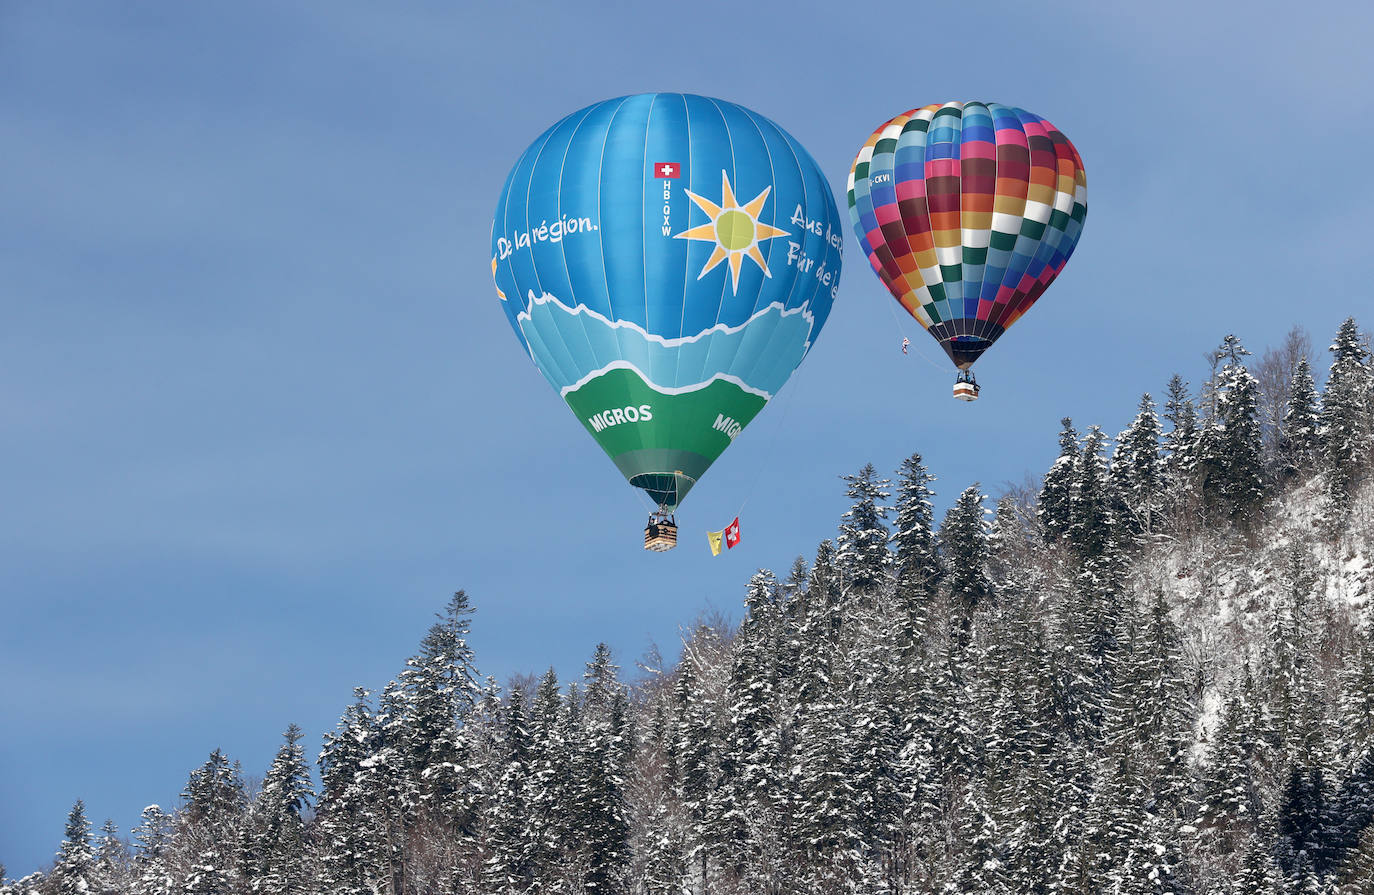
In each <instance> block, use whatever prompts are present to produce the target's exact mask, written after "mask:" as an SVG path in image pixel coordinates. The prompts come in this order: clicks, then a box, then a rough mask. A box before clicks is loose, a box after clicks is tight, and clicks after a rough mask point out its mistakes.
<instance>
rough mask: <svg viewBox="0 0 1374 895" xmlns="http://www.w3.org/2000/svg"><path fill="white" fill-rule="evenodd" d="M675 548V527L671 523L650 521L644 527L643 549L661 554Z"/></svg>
mask: <svg viewBox="0 0 1374 895" xmlns="http://www.w3.org/2000/svg"><path fill="white" fill-rule="evenodd" d="M676 546H677V526H676V525H675V524H673V523H672V522H667V521H662V522H653V521H651V522H650V523H649V524H648V525H647V526H645V527H644V549H645V550H653V551H655V552H657V553H662V552H663V551H665V550H672V549H673V548H674V547H676Z"/></svg>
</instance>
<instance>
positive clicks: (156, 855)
mask: <svg viewBox="0 0 1374 895" xmlns="http://www.w3.org/2000/svg"><path fill="white" fill-rule="evenodd" d="M173 821H174V818H173V816H172V815H170V814H168V813H167V812H165V811H163V810H162V808H161V806H158V805H149V806H148V807H146V808H144V809H143V814H142V816H141V818H140V820H139V824H138V826H136V827H134V829H133V832H132V838H133V842H134V854H133V858H132V862H131V867H130V871H129V891H130V893H131V895H171V893H172V891H173V889H172V878H171V874H170V872H169V870H168V867H167V856H166V852H167V849H168V846H169V845H170V843H171V837H172V824H173Z"/></svg>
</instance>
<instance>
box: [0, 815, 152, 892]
mask: <svg viewBox="0 0 1374 895" xmlns="http://www.w3.org/2000/svg"><path fill="white" fill-rule="evenodd" d="M94 870H95V872H94V874H93V875H92V876H93V879H94V880H95V891H97V892H105V891H111V892H127V891H128V890H129V889H130V887H131V886H132V877H131V876H130V863H129V846H128V843H126V842H125V841H124V839H123V838H122V837H120V835H119V827H118V826H116V825H115V822H114V820H113V819H108V818H107V819H106V821H105V823H103V824H101V826H100V835H99V836H98V837H96V840H95V867H94ZM3 876H4V874H3V873H0V877H3Z"/></svg>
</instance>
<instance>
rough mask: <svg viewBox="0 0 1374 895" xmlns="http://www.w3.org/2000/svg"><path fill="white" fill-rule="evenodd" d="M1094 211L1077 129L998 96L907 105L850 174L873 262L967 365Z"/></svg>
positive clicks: (1055, 269)
mask: <svg viewBox="0 0 1374 895" xmlns="http://www.w3.org/2000/svg"><path fill="white" fill-rule="evenodd" d="M1087 211H1088V188H1087V178H1086V176H1085V174H1084V171H1083V161H1082V159H1081V158H1080V157H1079V155H1078V150H1076V149H1074V146H1073V144H1072V143H1070V142H1069V139H1068V137H1065V136H1064V135H1063V134H1062V133H1061V132H1060V131H1059V130H1058V129H1057V128H1056V127H1054V125H1052V124H1050V123H1049V122H1048V121H1046V120H1045V119H1043V118H1041V117H1040V116H1039V115H1035V114H1033V113H1031V112H1027V111H1026V110H1024V109H1017V108H1013V107H1011V106H1002V105H998V104H997V103H945V104H944V105H933V106H925V107H923V108H920V109H912V110H911V111H909V112H904V113H902V114H901V115H898V116H897V117H896V118H893V119H892V120H891V121H888V122H886V123H884V124H883V125H882V126H881V127H879V128H878V129H877V130H876V131H874V132H873V135H872V136H870V137H869V138H868V141H867V142H866V143H864V146H863V148H862V149H861V150H859V154H858V157H857V158H855V160H854V167H853V169H852V170H851V171H850V173H849V214H850V220H851V221H852V223H853V225H854V232H855V235H857V236H858V238H859V244H860V245H861V246H863V249H864V252H865V253H866V254H867V255H868V261H869V263H870V264H871V265H873V269H874V271H876V272H877V274H878V277H879V278H880V279H881V280H882V281H883V283H884V284H885V285H886V286H887V288H888V290H889V291H890V292H891V293H892V297H893V298H895V299H897V301H898V302H899V303H900V304H901V305H902V307H904V308H905V309H906V310H907V313H909V314H910V315H911V316H912V317H915V318H916V320H917V321H918V322H920V324H921V325H922V326H924V327H925V328H926V330H927V331H928V332H929V333H930V334H931V335H932V336H934V337H935V338H936V339H937V340H939V342H940V345H941V347H943V348H944V349H945V353H946V354H948V355H949V358H950V360H952V361H953V362H954V363H955V365H956V366H957V367H959V369H961V370H967V369H968V368H969V366H970V365H972V364H973V362H974V361H976V360H977V359H978V358H979V356H981V355H982V353H983V352H984V351H986V350H987V349H988V348H989V347H990V346H991V345H992V343H993V342H995V341H997V339H998V338H999V337H1000V336H1001V335H1002V333H1003V332H1005V331H1006V329H1007V328H1008V327H1010V326H1011V325H1012V324H1013V323H1015V322H1016V321H1017V320H1019V319H1020V317H1021V315H1022V314H1024V313H1025V312H1026V311H1027V310H1028V309H1029V308H1030V306H1031V305H1033V304H1035V302H1036V299H1038V298H1039V297H1040V296H1041V294H1042V293H1043V292H1044V291H1045V289H1046V288H1047V287H1048V286H1049V285H1050V283H1052V282H1054V278H1055V277H1057V276H1059V272H1060V271H1061V270H1063V269H1064V265H1065V264H1066V263H1067V262H1068V260H1069V256H1070V255H1072V254H1073V250H1074V246H1076V245H1077V244H1078V238H1079V236H1080V234H1081V233H1082V231H1083V219H1084V217H1086V215H1087Z"/></svg>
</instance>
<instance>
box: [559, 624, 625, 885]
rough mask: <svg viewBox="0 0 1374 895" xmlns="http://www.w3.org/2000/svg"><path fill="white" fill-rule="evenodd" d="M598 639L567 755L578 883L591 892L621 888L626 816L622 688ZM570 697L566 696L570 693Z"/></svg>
mask: <svg viewBox="0 0 1374 895" xmlns="http://www.w3.org/2000/svg"><path fill="white" fill-rule="evenodd" d="M617 671H618V668H617V666H616V665H615V664H614V663H612V662H611V651H610V647H608V646H607V645H606V644H604V643H601V644H598V645H597V647H596V652H595V654H594V655H593V656H592V660H591V661H590V662H589V663H587V670H586V672H585V673H584V674H583V679H584V680H585V682H586V696H585V697H584V698H583V699H582V702H581V713H580V715H581V717H580V721H581V725H580V729H579V730H578V744H577V746H578V748H577V749H576V751H575V753H574V760H573V771H574V776H573V783H574V788H573V800H572V811H573V815H574V816H573V824H574V827H575V828H576V829H577V830H578V838H579V843H578V845H579V849H578V851H579V861H578V863H579V865H580V866H581V867H583V868H584V876H583V878H582V885H583V887H584V888H585V889H586V891H588V892H590V893H596V895H614V893H620V892H625V891H627V884H628V881H627V880H626V878H625V872H626V869H627V868H628V866H629V861H630V854H629V836H630V832H629V819H628V817H627V815H626V810H625V795H624V788H625V778H624V768H625V760H626V758H627V751H628V748H629V746H630V744H631V742H632V741H631V739H630V738H631V731H630V729H629V727H628V719H627V718H626V716H625V689H624V685H623V684H621V683H620V681H619V679H618V677H617ZM570 700H571V697H570Z"/></svg>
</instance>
